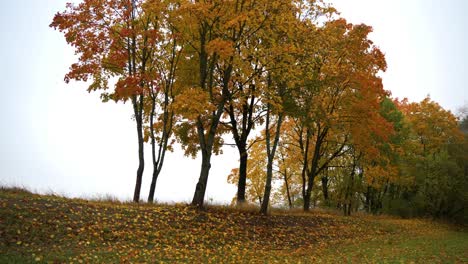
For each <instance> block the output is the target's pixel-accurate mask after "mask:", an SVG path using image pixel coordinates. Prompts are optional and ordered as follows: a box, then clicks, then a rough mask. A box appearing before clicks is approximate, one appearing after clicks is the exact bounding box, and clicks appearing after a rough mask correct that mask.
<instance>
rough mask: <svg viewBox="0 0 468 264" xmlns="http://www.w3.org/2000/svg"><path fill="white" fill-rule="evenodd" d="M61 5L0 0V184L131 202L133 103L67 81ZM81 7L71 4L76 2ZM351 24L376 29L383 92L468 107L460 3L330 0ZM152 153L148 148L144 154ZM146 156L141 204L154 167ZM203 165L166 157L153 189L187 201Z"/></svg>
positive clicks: (228, 153) (464, 4) (217, 168)
mask: <svg viewBox="0 0 468 264" xmlns="http://www.w3.org/2000/svg"><path fill="white" fill-rule="evenodd" d="M66 2H68V1H66V0H40V1H39V0H15V1H4V2H3V3H2V7H1V9H0V33H1V39H2V41H1V42H0V56H1V57H0V58H1V63H0V74H1V75H0V76H1V78H0V89H1V94H2V99H3V100H2V104H0V110H1V111H0V124H1V126H2V127H1V130H0V146H1V148H0V184H3V185H16V186H24V187H27V188H30V189H32V190H35V191H38V192H49V191H53V192H56V193H59V194H64V195H67V196H72V197H94V196H98V195H105V194H110V195H113V196H116V197H119V198H120V199H130V198H131V197H132V195H133V188H134V182H135V175H136V168H137V145H136V136H135V133H136V129H135V126H134V123H133V121H132V120H131V106H130V104H125V105H124V104H115V103H106V104H103V103H101V102H100V100H99V98H98V94H88V93H87V92H86V91H85V89H86V86H85V85H83V84H80V83H72V84H68V85H66V84H65V83H64V82H63V76H64V75H65V73H66V72H67V70H68V67H69V65H70V64H71V63H73V62H74V55H73V49H71V48H70V47H69V46H67V44H66V42H65V40H64V38H63V35H62V34H60V33H59V32H56V31H54V30H52V29H50V28H49V27H48V25H49V24H50V22H51V20H52V18H53V15H54V14H55V13H56V12H57V11H62V10H63V9H64V8H65V3H66ZM75 2H77V1H75ZM331 2H332V3H334V4H335V6H336V7H337V9H338V10H339V11H341V13H342V16H343V17H345V18H346V19H348V20H349V21H350V22H352V23H365V24H368V25H371V26H373V28H374V33H372V35H371V39H372V40H373V41H374V43H375V44H376V45H377V46H379V47H380V48H381V49H382V51H383V52H384V53H385V54H386V59H387V63H388V71H387V72H386V73H385V74H383V75H382V76H383V80H384V85H385V89H387V90H390V91H391V92H392V94H393V95H394V96H395V97H399V98H402V97H408V98H409V99H410V100H411V101H419V100H421V99H423V98H424V97H425V96H426V95H428V94H430V96H431V98H432V99H433V100H435V101H437V102H439V103H440V104H441V105H442V106H443V107H444V108H447V109H450V110H452V111H455V110H456V109H457V108H458V107H460V106H462V105H463V104H465V103H466V102H467V100H468V98H467V97H468V96H467V90H468V89H467V87H466V80H467V76H468V67H467V66H466V62H467V61H468V49H467V47H468V18H467V16H465V14H464V12H466V11H467V10H468V1H465V0H446V1H442V0H440V1H436V0H406V1H403V0H386V1H383V0H382V1H377V0H335V1H333V0H332V1H331ZM146 152H147V154H149V146H148V147H147V149H146ZM149 158H150V156H149V155H148V156H147V166H146V168H145V174H144V182H143V188H142V198H144V199H146V197H147V194H148V189H149V182H150V177H151V171H152V168H151V166H150V162H149V160H150V159H149ZM199 164H200V162H199V160H192V159H190V158H186V157H183V155H182V153H181V152H180V151H176V152H175V153H171V154H169V156H168V157H167V159H166V163H165V165H164V168H163V172H162V175H161V176H160V179H159V180H158V183H157V189H156V198H157V199H158V200H159V201H166V202H171V201H181V202H188V201H190V200H191V198H192V195H193V191H194V188H195V184H196V182H197V179H198V173H199ZM236 165H237V154H236V150H235V149H233V148H230V147H227V148H225V150H224V154H223V155H222V156H221V157H214V158H213V160H212V169H211V173H210V178H209V181H208V189H207V194H206V199H212V200H214V201H217V202H223V203H227V202H230V201H231V199H232V197H233V196H234V195H235V188H234V186H230V185H229V184H227V182H226V177H227V175H228V174H229V172H230V170H231V169H232V168H233V167H235V166H236Z"/></svg>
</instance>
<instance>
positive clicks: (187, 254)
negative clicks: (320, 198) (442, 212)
mask: <svg viewBox="0 0 468 264" xmlns="http://www.w3.org/2000/svg"><path fill="white" fill-rule="evenodd" d="M35 262H41V263H64V262H66V263H70V262H73V263H117V262H119V263H145V262H149V263H159V262H162V263H187V262H188V263H339V262H351V263H365V262H369V263H376V262H378V263H394V262H396V263H402V262H403V263H413V262H414V263H423V262H426V263H437V262H440V263H468V232H467V231H466V230H462V229H461V228H459V227H458V228H457V227H454V226H450V225H447V224H442V223H437V222H431V221H429V220H416V219H411V220H403V219H397V218H390V217H373V216H365V215H360V216H352V217H343V216H340V215H338V214H334V213H326V212H311V213H308V214H304V213H299V212H296V213H291V212H281V211H278V212H273V213H272V215H270V216H261V215H259V214H257V213H256V212H254V211H249V210H236V209H232V208H224V207H208V208H207V209H205V210H203V211H198V210H196V209H194V208H191V207H189V206H185V205H174V206H168V205H148V204H132V203H128V204H126V203H117V202H105V201H86V200H79V199H66V198H62V197H57V196H43V195H37V194H32V193H30V192H27V191H24V190H21V189H15V188H2V189H0V263H35Z"/></svg>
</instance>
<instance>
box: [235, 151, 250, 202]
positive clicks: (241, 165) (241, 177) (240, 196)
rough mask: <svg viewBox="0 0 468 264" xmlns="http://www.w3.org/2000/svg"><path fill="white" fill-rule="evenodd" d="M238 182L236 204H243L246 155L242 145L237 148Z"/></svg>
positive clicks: (245, 180)
mask: <svg viewBox="0 0 468 264" xmlns="http://www.w3.org/2000/svg"><path fill="white" fill-rule="evenodd" d="M239 157H240V158H239V182H238V184H237V204H238V205H240V204H242V203H244V202H245V187H246V182H247V162H248V157H249V156H248V153H247V149H246V147H245V144H244V145H241V146H240V147H239Z"/></svg>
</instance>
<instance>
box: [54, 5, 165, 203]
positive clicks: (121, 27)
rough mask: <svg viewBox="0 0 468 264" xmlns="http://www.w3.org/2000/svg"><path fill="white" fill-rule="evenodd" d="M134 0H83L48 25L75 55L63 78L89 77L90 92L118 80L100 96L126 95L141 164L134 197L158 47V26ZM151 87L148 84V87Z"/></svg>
mask: <svg viewBox="0 0 468 264" xmlns="http://www.w3.org/2000/svg"><path fill="white" fill-rule="evenodd" d="M149 17H150V16H149V14H147V13H146V11H145V9H144V8H143V1H138V0H126V1H117V0H107V1H100V0H85V1H84V2H82V3H80V4H78V5H74V4H67V6H66V10H65V11H63V12H62V13H57V14H56V15H55V17H54V19H53V22H52V23H51V24H50V26H51V27H53V28H55V29H57V30H59V31H60V32H62V33H64V35H65V39H66V41H67V42H68V43H69V44H70V45H71V46H73V47H74V48H75V51H76V54H77V55H79V57H78V62H76V63H74V64H72V65H71V67H70V72H69V73H68V74H67V75H66V76H65V82H67V83H68V82H69V81H70V80H76V81H88V80H91V81H92V82H91V84H90V86H89V87H88V91H89V92H91V91H97V90H107V89H108V86H109V85H108V84H109V81H111V80H112V81H113V80H116V82H115V85H114V88H115V89H114V91H112V92H106V91H104V92H103V93H102V94H101V97H102V99H103V101H108V100H109V99H112V100H115V101H123V102H125V101H127V100H130V101H131V103H132V106H133V114H134V117H135V121H136V128H137V136H138V158H139V165H138V169H137V177H136V184H135V191H134V195H133V201H134V202H138V201H139V200H140V190H141V183H142V177H143V170H144V165H145V162H144V149H143V148H144V135H143V111H144V101H145V98H146V94H147V91H148V89H149V87H150V86H152V82H153V81H154V78H155V77H157V76H155V75H154V73H152V72H148V70H149V69H151V68H152V65H151V64H152V63H153V61H152V58H154V57H155V56H154V53H155V52H156V51H157V48H156V47H157V45H156V43H157V42H158V39H159V28H158V25H157V23H156V24H155V23H154V22H157V21H154V20H152V19H149ZM150 90H151V89H150Z"/></svg>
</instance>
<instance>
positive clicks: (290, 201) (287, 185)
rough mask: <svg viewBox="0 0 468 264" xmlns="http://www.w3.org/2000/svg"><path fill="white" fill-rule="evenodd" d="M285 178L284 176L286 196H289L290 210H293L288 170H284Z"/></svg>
mask: <svg viewBox="0 0 468 264" xmlns="http://www.w3.org/2000/svg"><path fill="white" fill-rule="evenodd" d="M283 176H284V184H285V185H286V194H287V196H288V204H289V209H291V208H292V207H293V206H292V200H291V194H290V192H289V183H288V173H287V171H286V169H285V170H284V174H283Z"/></svg>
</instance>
